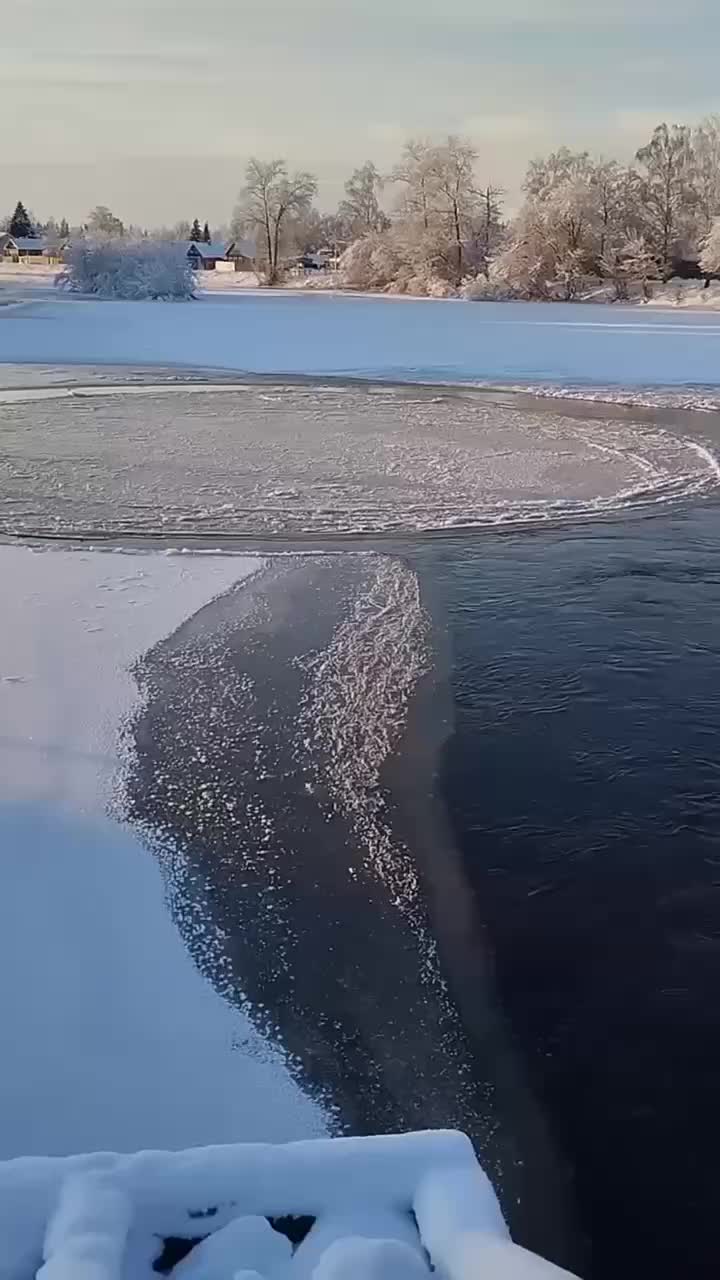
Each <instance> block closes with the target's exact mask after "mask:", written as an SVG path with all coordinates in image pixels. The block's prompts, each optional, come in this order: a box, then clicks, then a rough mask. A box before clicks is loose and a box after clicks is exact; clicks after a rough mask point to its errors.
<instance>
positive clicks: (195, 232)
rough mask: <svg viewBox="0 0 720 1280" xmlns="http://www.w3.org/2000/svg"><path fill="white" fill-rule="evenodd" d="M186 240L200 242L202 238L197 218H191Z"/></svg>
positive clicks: (194, 242)
mask: <svg viewBox="0 0 720 1280" xmlns="http://www.w3.org/2000/svg"><path fill="white" fill-rule="evenodd" d="M188 240H190V241H191V242H192V243H193V244H200V242H201V240H202V231H201V230H200V223H199V222H198V220H197V218H194V219H193V224H192V226H191V228H190V235H189V236H188Z"/></svg>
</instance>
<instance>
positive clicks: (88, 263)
mask: <svg viewBox="0 0 720 1280" xmlns="http://www.w3.org/2000/svg"><path fill="white" fill-rule="evenodd" d="M59 283H60V284H61V285H63V286H65V287H66V288H69V289H71V290H72V291H73V292H76V293H93V294H96V295H97V296H98V297H101V298H135V299H141V298H191V297H192V296H193V292H194V287H195V278H194V276H193V272H192V267H191V266H190V263H189V261H188V259H187V255H186V251H185V246H184V245H182V244H180V245H178V244H168V243H167V242H163V241H160V240H137V241H126V240H118V239H114V240H110V239H106V240H80V241H78V242H77V244H74V245H73V247H72V248H71V249H70V251H69V256H68V261H67V265H66V269H65V272H64V273H63V275H62V276H61V277H60V278H59Z"/></svg>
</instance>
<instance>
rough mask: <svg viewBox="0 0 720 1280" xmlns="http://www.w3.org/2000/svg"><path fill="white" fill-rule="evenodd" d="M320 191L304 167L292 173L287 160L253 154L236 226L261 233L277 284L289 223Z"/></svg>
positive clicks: (272, 278) (271, 277)
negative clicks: (284, 233)
mask: <svg viewBox="0 0 720 1280" xmlns="http://www.w3.org/2000/svg"><path fill="white" fill-rule="evenodd" d="M316 192H317V181H316V179H315V178H314V177H313V175H312V174H311V173H306V172H304V171H302V170H300V171H297V172H296V173H293V174H289V173H288V171H287V167H286V164H285V161H284V160H258V159H257V158H255V157H253V158H252V159H251V160H250V161H249V162H248V164H247V167H246V169H245V185H244V186H243V188H242V190H241V192H240V199H239V201H238V208H237V211H236V216H235V219H234V228H235V229H236V230H237V229H238V228H243V229H249V230H251V231H255V232H257V233H259V234H260V236H261V238H262V242H263V245H262V247H263V249H264V252H265V255H266V264H267V267H266V279H267V282H268V284H275V282H276V281H277V279H278V274H279V266H280V250H281V246H282V235H283V231H284V229H285V226H286V225H287V223H289V222H291V221H292V219H293V218H295V217H300V216H302V215H303V214H306V213H307V212H308V210H309V209H310V207H311V205H312V201H313V197H314V196H315V194H316Z"/></svg>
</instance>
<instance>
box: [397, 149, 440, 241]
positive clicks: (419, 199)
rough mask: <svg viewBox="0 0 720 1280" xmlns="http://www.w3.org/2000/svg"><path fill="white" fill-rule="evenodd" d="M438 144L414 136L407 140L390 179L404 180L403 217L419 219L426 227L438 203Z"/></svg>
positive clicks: (428, 226)
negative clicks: (436, 159)
mask: <svg viewBox="0 0 720 1280" xmlns="http://www.w3.org/2000/svg"><path fill="white" fill-rule="evenodd" d="M433 151H434V147H433V144H432V143H431V142H428V141H427V139H422V138H411V139H410V141H409V142H406V143H405V146H404V147H403V151H402V157H401V159H400V161H399V162H398V164H396V165H395V168H394V169H393V170H392V172H391V174H390V181H391V182H395V183H398V184H401V186H402V188H403V194H402V197H401V201H400V208H399V211H398V212H399V215H400V218H401V219H402V220H404V221H408V222H415V221H417V222H419V223H420V225H421V226H422V228H423V230H424V231H428V230H429V229H430V223H431V221H432V218H433V215H434V212H435V204H434V191H435V166H434V157H433Z"/></svg>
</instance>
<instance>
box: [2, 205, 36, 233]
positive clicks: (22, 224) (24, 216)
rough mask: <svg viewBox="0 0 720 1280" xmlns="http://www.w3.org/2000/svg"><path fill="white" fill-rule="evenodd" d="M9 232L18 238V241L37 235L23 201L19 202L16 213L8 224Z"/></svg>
mask: <svg viewBox="0 0 720 1280" xmlns="http://www.w3.org/2000/svg"><path fill="white" fill-rule="evenodd" d="M8 231H9V232H10V235H11V236H16V237H17V238H18V239H20V238H26V237H29V236H34V235H35V228H34V226H33V224H32V220H31V218H30V215H29V213H28V211H27V209H26V208H25V205H24V204H23V203H22V201H21V200H18V202H17V204H16V205H15V212H14V213H13V216H12V218H11V219H10V222H9V224H8Z"/></svg>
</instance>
